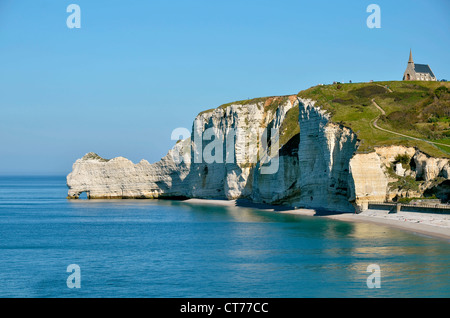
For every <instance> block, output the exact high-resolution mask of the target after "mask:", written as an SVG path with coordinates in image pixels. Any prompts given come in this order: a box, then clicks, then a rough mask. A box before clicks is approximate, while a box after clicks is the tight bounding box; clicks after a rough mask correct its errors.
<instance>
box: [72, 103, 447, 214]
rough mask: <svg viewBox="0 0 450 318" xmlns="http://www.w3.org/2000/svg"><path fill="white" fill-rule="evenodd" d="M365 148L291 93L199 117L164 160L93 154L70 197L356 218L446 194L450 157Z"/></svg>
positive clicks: (79, 169)
mask: <svg viewBox="0 0 450 318" xmlns="http://www.w3.org/2000/svg"><path fill="white" fill-rule="evenodd" d="M294 110H298V114H299V115H298V125H299V126H300V132H299V133H298V134H294V135H293V136H292V137H290V138H289V140H287V141H286V142H285V143H284V144H283V145H281V147H280V146H279V142H280V141H281V140H282V139H283V137H284V136H283V133H284V132H281V135H278V134H277V132H278V131H281V128H282V126H283V125H284V124H285V121H287V119H286V118H287V114H288V112H289V111H294ZM266 146H267V147H266ZM357 149H358V139H357V136H356V134H355V133H354V132H353V131H352V130H351V129H349V128H347V127H344V126H342V125H338V124H336V123H333V122H331V121H330V117H329V115H328V114H327V113H326V112H325V111H323V110H322V109H320V108H319V107H315V105H314V102H313V101H310V100H304V99H300V98H297V97H293V96H289V97H272V98H266V99H260V100H254V101H251V102H248V103H245V104H242V103H234V104H230V105H227V106H222V107H219V108H217V109H215V110H211V111H207V112H203V113H201V114H199V115H198V116H197V117H196V118H195V120H194V123H193V126H192V132H191V137H190V138H188V139H186V140H184V141H181V142H179V143H177V144H176V145H175V146H174V148H173V149H172V150H170V151H169V153H168V154H167V155H166V156H165V157H164V158H162V159H161V160H160V161H159V162H157V163H154V164H150V163H148V162H147V161H145V160H142V161H141V162H139V163H138V164H133V163H132V162H131V161H129V160H127V159H125V158H122V157H119V158H115V159H112V160H105V159H103V158H101V157H99V156H97V155H95V154H93V153H89V154H87V155H86V156H84V157H83V158H81V159H79V160H77V161H76V162H75V164H74V165H73V170H72V172H71V173H70V174H69V175H68V176H67V185H68V187H69V193H68V197H69V198H78V197H79V195H80V194H81V193H83V192H86V193H88V197H89V198H91V199H95V198H107V199H112V198H164V197H165V198H173V197H195V198H219V199H239V198H246V199H249V200H252V201H254V202H260V203H269V204H283V205H290V206H301V207H312V208H324V209H327V210H335V211H341V212H343V211H348V212H350V211H354V210H355V207H356V208H358V207H361V206H363V205H364V203H365V202H368V201H385V200H392V199H397V198H400V197H419V196H421V195H423V194H424V193H425V192H426V191H432V190H430V189H434V188H436V190H435V193H439V195H440V196H445V195H446V193H447V192H446V191H447V190H446V187H444V188H443V187H442V186H441V185H442V183H443V181H445V180H448V179H449V178H450V165H449V160H448V159H438V158H431V157H429V156H427V155H425V154H423V153H421V152H419V151H418V150H416V149H415V148H411V147H409V148H408V147H402V146H390V147H378V148H376V149H375V151H373V152H370V153H356V151H357ZM278 150H279V151H278ZM180 158H182V160H180Z"/></svg>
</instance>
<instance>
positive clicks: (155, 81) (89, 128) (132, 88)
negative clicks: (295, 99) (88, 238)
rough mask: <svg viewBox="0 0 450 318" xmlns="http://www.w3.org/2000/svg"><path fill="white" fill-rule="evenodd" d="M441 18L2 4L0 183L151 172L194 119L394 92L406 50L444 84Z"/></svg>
mask: <svg viewBox="0 0 450 318" xmlns="http://www.w3.org/2000/svg"><path fill="white" fill-rule="evenodd" d="M71 3H75V4H78V5H79V6H80V8H81V28H80V29H69V28H68V27H67V25H66V19H67V17H68V16H69V15H70V13H67V12H66V8H67V6H68V5H69V4H71ZM371 3H375V4H378V5H379V6H380V8H381V28H379V29H369V28H368V27H367V25H366V20H367V17H368V16H369V15H370V13H367V12H366V8H367V6H368V5H369V4H371ZM449 14H450V1H448V0H428V1H417V0H416V1H414V0H413V1H411V0H409V1H405V0H395V1H392V0H388V1H378V0H371V1H363V0H353V1H321V0H314V1H312V0H309V1H302V0H276V1H275V0H273V1H269V0H227V1H221V0H163V1H159V0H158V1H154V0H148V1H137V0H135V1H124V0H123V1H118V0H108V1H106V0H105V1H101V0H69V1H63V0H29V1H24V0H0V60H1V70H0V74H1V75H0V175H14V174H32V175H37V174H52V175H65V174H67V173H69V172H70V171H71V167H72V163H73V162H74V161H75V160H76V159H77V158H81V157H82V156H83V155H84V154H85V153H87V152H90V151H93V152H96V153H98V154H99V155H101V156H103V157H105V158H113V157H117V156H124V157H127V158H129V159H130V160H132V161H134V162H138V161H140V160H141V159H147V160H148V161H150V162H155V161H157V160H159V158H160V157H162V156H164V155H165V154H166V153H167V151H168V150H169V149H170V148H171V147H172V145H173V144H174V142H173V141H171V140H170V134H171V132H172V130H173V129H175V128H177V127H186V128H188V129H190V128H191V125H192V120H193V119H194V117H195V115H196V114H198V113H199V112H200V111H202V110H205V109H210V108H214V107H217V106H219V105H221V104H224V103H227V102H231V101H235V100H242V99H247V98H253V97H262V96H272V95H286V94H296V93H298V92H299V91H300V90H303V89H306V88H308V87H310V86H314V85H316V84H319V83H331V82H333V81H341V82H348V81H349V80H352V81H353V82H365V81H369V80H376V81H378V80H401V79H402V75H403V72H404V70H405V68H406V64H407V61H408V55H409V49H410V48H412V50H413V57H414V60H415V62H417V63H422V64H429V65H430V66H431V68H432V70H433V71H434V73H435V74H436V76H437V77H438V79H441V78H445V79H450V66H449V63H448V59H449V52H450V19H449V18H448V17H449Z"/></svg>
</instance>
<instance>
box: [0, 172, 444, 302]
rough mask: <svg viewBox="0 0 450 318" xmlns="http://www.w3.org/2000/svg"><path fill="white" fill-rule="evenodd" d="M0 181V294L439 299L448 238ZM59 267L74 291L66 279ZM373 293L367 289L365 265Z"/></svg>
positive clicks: (25, 180)
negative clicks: (376, 276)
mask: <svg viewBox="0 0 450 318" xmlns="http://www.w3.org/2000/svg"><path fill="white" fill-rule="evenodd" d="M66 195H67V188H66V184H65V178H64V177H0V235H1V236H0V237H1V240H0V263H1V267H0V297H449V296H450V269H449V264H450V243H449V242H448V241H444V240H438V239H432V238H429V237H425V236H418V235H415V234H412V233H407V232H403V231H400V230H396V229H390V228H387V227H382V226H375V225H366V224H359V223H358V224H356V223H355V224H351V223H345V222H340V221H335V220H328V219H322V218H317V217H304V216H292V215H283V214H278V213H273V212H262V211H258V210H253V209H248V208H226V207H210V206H209V207H208V206H194V205H189V204H188V203H183V202H172V201H147V200H143V201H140V200H118V201H90V202H89V201H68V200H66V199H65V196H66ZM69 264H78V265H79V266H80V268H81V288H80V289H69V288H68V287H67V284H66V280H67V277H68V276H69V275H70V273H67V272H66V269H67V266H68V265H69ZM370 264H378V265H379V266H380V268H381V288H379V289H369V288H368V287H367V283H366V280H367V277H368V276H369V275H370V273H367V272H366V270H367V267H368V266H369V265H370Z"/></svg>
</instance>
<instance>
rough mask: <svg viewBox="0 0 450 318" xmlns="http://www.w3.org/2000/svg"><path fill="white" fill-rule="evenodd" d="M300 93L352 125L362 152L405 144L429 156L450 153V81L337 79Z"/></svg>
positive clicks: (335, 116) (336, 119)
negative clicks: (343, 82)
mask: <svg viewBox="0 0 450 318" xmlns="http://www.w3.org/2000/svg"><path fill="white" fill-rule="evenodd" d="M298 96H299V97H302V98H310V99H313V100H315V101H317V103H316V106H320V107H321V108H323V109H326V110H327V111H328V112H329V113H330V114H331V119H332V120H333V121H334V122H338V123H341V124H343V125H345V126H347V127H349V128H351V129H352V130H353V131H354V132H355V133H356V134H357V135H358V138H359V139H360V141H361V142H360V146H359V148H358V152H370V151H372V150H373V149H374V147H377V146H390V145H404V146H413V147H417V148H419V149H420V150H421V151H423V152H425V153H427V154H429V155H430V156H434V157H447V158H450V147H448V146H445V145H450V83H446V82H406V81H390V82H374V83H354V84H351V83H350V84H340V83H337V84H332V85H319V86H314V87H311V88H309V89H307V90H304V91H301V92H300V93H299V94H298ZM374 102H375V103H376V104H377V105H379V107H380V108H381V109H382V110H383V111H384V114H382V113H381V111H380V109H377V107H376V105H374ZM374 122H375V124H374ZM376 126H379V127H381V128H383V129H385V130H386V131H385V130H381V129H378V128H377V127H376ZM387 130H388V131H393V132H396V133H399V134H403V135H405V136H400V135H396V134H393V133H390V132H388V131H387ZM406 136H411V137H414V138H418V139H423V140H416V139H412V138H408V137H406ZM430 142H435V144H433V143H430ZM436 143H437V144H436ZM439 144H441V145H439Z"/></svg>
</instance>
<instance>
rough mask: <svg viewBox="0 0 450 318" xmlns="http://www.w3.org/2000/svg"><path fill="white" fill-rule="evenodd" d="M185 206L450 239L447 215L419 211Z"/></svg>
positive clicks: (240, 203) (239, 203)
mask: <svg viewBox="0 0 450 318" xmlns="http://www.w3.org/2000/svg"><path fill="white" fill-rule="evenodd" d="M184 202H186V203H189V204H199V205H213V206H224V207H247V208H253V209H259V210H263V211H271V212H274V213H288V214H295V215H303V216H311V217H324V218H330V219H334V220H339V221H344V222H364V223H371V224H377V225H382V226H388V227H393V228H397V229H400V230H404V231H409V232H413V233H416V234H419V235H426V236H431V237H435V238H440V239H445V240H450V215H448V214H436V213H420V212H404V211H401V212H398V213H388V211H386V210H367V211H364V212H362V213H360V214H354V213H323V212H318V211H316V210H314V209H294V208H289V207H281V206H272V205H266V204H257V203H252V202H250V201H246V200H207V199H189V200H186V201H184Z"/></svg>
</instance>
